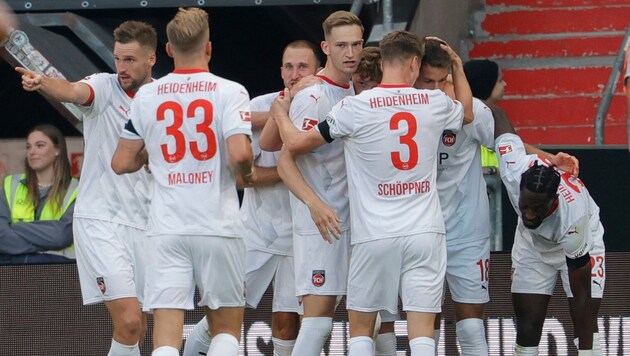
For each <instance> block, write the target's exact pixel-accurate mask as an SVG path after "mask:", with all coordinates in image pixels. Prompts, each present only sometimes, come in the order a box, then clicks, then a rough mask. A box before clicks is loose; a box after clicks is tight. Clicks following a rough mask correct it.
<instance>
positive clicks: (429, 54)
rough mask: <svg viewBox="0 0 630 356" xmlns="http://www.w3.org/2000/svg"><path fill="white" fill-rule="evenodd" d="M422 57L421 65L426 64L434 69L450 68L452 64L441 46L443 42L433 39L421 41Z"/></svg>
mask: <svg viewBox="0 0 630 356" xmlns="http://www.w3.org/2000/svg"><path fill="white" fill-rule="evenodd" d="M423 42H424V56H422V64H428V65H430V66H431V67H436V68H450V67H451V65H452V64H453V60H452V59H451V56H450V55H449V54H448V52H446V51H445V50H444V49H443V48H442V47H440V45H441V44H443V43H444V42H442V41H440V40H435V39H427V38H425V39H423Z"/></svg>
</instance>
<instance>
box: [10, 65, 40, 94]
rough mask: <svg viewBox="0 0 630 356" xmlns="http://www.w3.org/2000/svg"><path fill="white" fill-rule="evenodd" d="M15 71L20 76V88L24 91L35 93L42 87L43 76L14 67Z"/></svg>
mask: <svg viewBox="0 0 630 356" xmlns="http://www.w3.org/2000/svg"><path fill="white" fill-rule="evenodd" d="M15 71H16V72H18V73H20V74H22V88H24V90H26V91H37V90H39V89H41V87H42V80H43V79H44V78H43V76H42V75H41V74H39V73H37V72H33V71H32V70H28V69H26V68H22V67H16V68H15Z"/></svg>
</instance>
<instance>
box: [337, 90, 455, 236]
mask: <svg viewBox="0 0 630 356" xmlns="http://www.w3.org/2000/svg"><path fill="white" fill-rule="evenodd" d="M463 118H464V111H463V107H462V105H461V104H460V103H458V102H456V101H453V100H451V99H450V98H449V97H448V96H447V95H446V94H444V92H442V91H439V90H419V89H415V88H412V87H407V86H379V87H376V88H374V89H371V90H366V91H364V92H362V93H361V94H359V95H357V96H355V97H348V98H345V99H343V100H342V101H341V102H340V103H338V104H337V105H335V107H334V108H333V110H332V111H331V112H330V114H329V115H328V117H327V119H326V120H327V122H328V125H329V126H330V135H331V137H333V138H342V141H343V143H344V151H345V156H346V164H347V167H348V187H349V190H350V207H351V214H352V216H351V220H352V243H353V244H356V243H359V242H366V241H371V240H377V239H382V238H388V237H400V236H407V235H412V234H420V233H428V232H433V233H442V234H443V233H444V220H443V217H442V210H441V208H440V201H439V198H438V193H437V189H436V188H437V187H436V170H437V149H438V143H439V140H440V133H442V131H444V130H458V129H459V128H461V125H462V120H463ZM340 141H341V140H340ZM333 142H334V141H333Z"/></svg>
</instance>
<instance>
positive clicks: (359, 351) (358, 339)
mask: <svg viewBox="0 0 630 356" xmlns="http://www.w3.org/2000/svg"><path fill="white" fill-rule="evenodd" d="M373 344H374V341H373V340H372V338H371V337H369V336H355V337H352V338H350V342H349V345H348V356H371V355H374V345H373Z"/></svg>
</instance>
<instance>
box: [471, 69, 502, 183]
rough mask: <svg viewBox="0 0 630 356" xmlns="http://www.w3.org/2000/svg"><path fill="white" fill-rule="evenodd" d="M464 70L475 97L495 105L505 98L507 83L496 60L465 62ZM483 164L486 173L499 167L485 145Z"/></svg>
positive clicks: (482, 157) (482, 147) (483, 148)
mask: <svg viewBox="0 0 630 356" xmlns="http://www.w3.org/2000/svg"><path fill="white" fill-rule="evenodd" d="M464 72H465V73H466V78H468V83H470V89H471V90H472V93H473V97H475V98H477V99H479V100H483V101H484V102H485V103H486V104H488V105H494V104H496V103H498V102H499V101H500V100H501V99H503V94H504V91H505V87H506V86H507V84H506V83H505V81H504V80H503V74H502V73H501V70H499V65H498V64H497V63H496V62H494V61H491V60H488V59H477V60H472V61H468V62H466V64H464ZM481 166H482V167H484V174H492V175H494V174H496V172H497V168H498V167H499V162H498V160H497V155H496V154H495V153H494V152H493V151H492V150H489V149H487V148H486V147H484V146H481Z"/></svg>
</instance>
